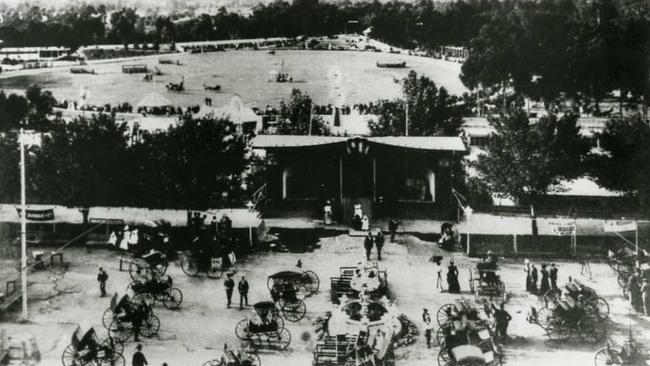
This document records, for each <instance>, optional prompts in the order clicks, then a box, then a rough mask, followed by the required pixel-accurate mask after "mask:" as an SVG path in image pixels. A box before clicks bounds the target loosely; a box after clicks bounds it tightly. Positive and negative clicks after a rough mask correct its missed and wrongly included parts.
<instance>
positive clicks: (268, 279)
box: [266, 276, 274, 291]
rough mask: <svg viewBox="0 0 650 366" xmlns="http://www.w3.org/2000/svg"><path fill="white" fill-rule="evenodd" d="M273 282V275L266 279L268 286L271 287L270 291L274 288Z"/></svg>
mask: <svg viewBox="0 0 650 366" xmlns="http://www.w3.org/2000/svg"><path fill="white" fill-rule="evenodd" d="M273 282H274V281H273V277H272V276H269V277H268V278H267V279H266V287H267V288H268V289H269V291H271V289H273Z"/></svg>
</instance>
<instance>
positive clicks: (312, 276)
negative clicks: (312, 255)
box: [301, 271, 320, 295]
mask: <svg viewBox="0 0 650 366" xmlns="http://www.w3.org/2000/svg"><path fill="white" fill-rule="evenodd" d="M301 279H302V287H303V288H304V289H305V290H306V291H307V292H308V293H309V294H310V295H311V294H315V293H317V292H318V288H319V287H320V280H319V279H318V275H317V274H316V272H314V271H305V272H303V274H302V278H301Z"/></svg>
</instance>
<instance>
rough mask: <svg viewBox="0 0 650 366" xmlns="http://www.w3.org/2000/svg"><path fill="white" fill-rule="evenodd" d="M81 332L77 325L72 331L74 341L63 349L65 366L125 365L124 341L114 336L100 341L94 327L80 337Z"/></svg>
mask: <svg viewBox="0 0 650 366" xmlns="http://www.w3.org/2000/svg"><path fill="white" fill-rule="evenodd" d="M80 332H81V329H80V328H79V327H77V329H75V331H74V333H72V342H71V343H70V344H69V345H68V346H67V347H66V348H65V349H64V350H63V354H62V355H61V361H62V363H63V366H85V365H111V366H124V364H125V360H124V356H122V352H123V351H124V345H123V344H122V342H120V341H119V340H116V339H115V338H112V337H108V338H106V339H104V340H103V341H99V339H98V337H97V333H95V329H94V328H90V329H88V331H86V333H85V334H84V335H83V336H82V337H81V338H79V333H80Z"/></svg>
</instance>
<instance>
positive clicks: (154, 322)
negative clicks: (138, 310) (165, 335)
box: [140, 314, 160, 338]
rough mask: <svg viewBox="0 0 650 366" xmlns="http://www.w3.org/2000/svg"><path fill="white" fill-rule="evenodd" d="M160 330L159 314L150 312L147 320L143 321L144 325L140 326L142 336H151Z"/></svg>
mask: <svg viewBox="0 0 650 366" xmlns="http://www.w3.org/2000/svg"><path fill="white" fill-rule="evenodd" d="M159 330H160V319H158V317H157V316H155V315H153V314H150V315H149V317H148V318H147V319H145V321H143V322H142V326H141V327H140V333H141V334H142V336H144V337H147V338H151V337H153V336H155V335H156V334H158V331H159Z"/></svg>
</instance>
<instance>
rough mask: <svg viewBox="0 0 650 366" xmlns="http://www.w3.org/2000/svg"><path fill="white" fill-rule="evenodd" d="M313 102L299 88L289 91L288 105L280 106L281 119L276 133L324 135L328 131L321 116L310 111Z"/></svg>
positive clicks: (327, 133)
mask: <svg viewBox="0 0 650 366" xmlns="http://www.w3.org/2000/svg"><path fill="white" fill-rule="evenodd" d="M313 106H314V102H313V100H312V99H311V97H310V96H309V95H307V94H303V93H302V92H301V91H300V90H299V89H293V90H292V91H291V98H290V100H289V104H288V105H283V106H282V107H281V108H280V112H281V113H280V118H282V121H281V123H280V125H279V127H278V133H280V134H285V135H307V134H309V133H310V132H311V134H312V135H320V136H326V135H329V133H330V131H329V128H328V127H327V125H326V124H325V122H324V121H323V119H322V118H320V117H319V116H317V115H314V114H313V113H312V108H313Z"/></svg>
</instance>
